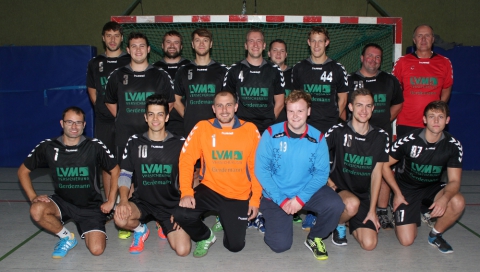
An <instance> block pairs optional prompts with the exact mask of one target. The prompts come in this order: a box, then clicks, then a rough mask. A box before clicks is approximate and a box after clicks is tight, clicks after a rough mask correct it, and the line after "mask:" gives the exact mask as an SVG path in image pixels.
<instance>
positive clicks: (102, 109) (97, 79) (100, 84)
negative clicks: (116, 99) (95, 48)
mask: <svg viewBox="0 0 480 272" xmlns="http://www.w3.org/2000/svg"><path fill="white" fill-rule="evenodd" d="M102 40H103V43H104V45H105V53H104V54H101V55H98V56H96V57H95V58H93V59H91V60H90V61H89V62H88V66H87V88H88V95H89V97H90V100H91V101H92V104H93V106H94V108H95V138H97V139H99V140H100V141H102V142H103V143H104V144H105V146H107V148H108V150H111V151H115V117H113V116H112V114H111V113H110V111H109V110H108V109H107V107H106V106H105V85H106V84H107V77H108V76H109V75H110V73H111V72H112V71H113V70H115V69H117V68H118V67H122V66H125V65H127V64H129V63H130V55H129V54H127V53H125V52H123V51H122V49H120V46H121V44H122V41H123V29H122V26H121V25H120V24H119V23H117V22H108V23H106V24H105V25H104V26H103V30H102ZM110 180H111V177H110V174H109V173H108V171H105V170H104V171H103V172H102V181H103V187H104V188H105V198H106V199H107V200H108V199H109V192H110ZM112 197H114V198H115V197H116V196H112Z"/></svg>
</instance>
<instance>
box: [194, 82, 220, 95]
mask: <svg viewBox="0 0 480 272" xmlns="http://www.w3.org/2000/svg"><path fill="white" fill-rule="evenodd" d="M188 90H189V91H190V93H191V94H214V93H215V84H192V85H189V86H188Z"/></svg>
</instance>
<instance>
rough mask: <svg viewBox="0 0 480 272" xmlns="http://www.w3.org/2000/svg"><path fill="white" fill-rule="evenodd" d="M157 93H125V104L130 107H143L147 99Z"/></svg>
mask: <svg viewBox="0 0 480 272" xmlns="http://www.w3.org/2000/svg"><path fill="white" fill-rule="evenodd" d="M152 94H155V92H125V103H126V104H127V105H128V106H143V105H145V99H146V98H147V97H149V96H150V95H152Z"/></svg>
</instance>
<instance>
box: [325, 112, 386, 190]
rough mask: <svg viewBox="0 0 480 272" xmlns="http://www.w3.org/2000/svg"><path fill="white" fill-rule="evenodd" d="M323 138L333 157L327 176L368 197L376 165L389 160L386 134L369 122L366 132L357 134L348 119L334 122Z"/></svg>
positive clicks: (342, 187) (339, 185) (338, 185)
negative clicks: (345, 121) (337, 122)
mask: <svg viewBox="0 0 480 272" xmlns="http://www.w3.org/2000/svg"><path fill="white" fill-rule="evenodd" d="M325 138H326V139H327V145H328V149H329V150H330V154H331V156H330V160H331V161H332V170H331V172H330V178H331V179H332V180H333V182H335V185H337V187H338V188H339V189H343V190H348V191H350V192H352V193H353V194H354V195H356V196H357V197H358V198H360V199H368V197H369V194H370V184H371V175H372V172H373V169H374V168H375V165H376V164H377V162H387V161H388V147H389V145H388V144H389V140H388V134H387V133H386V132H385V131H384V130H383V129H379V128H377V127H375V126H372V125H370V129H369V131H368V132H367V134H366V135H360V134H358V133H356V132H355V131H354V129H353V127H352V124H351V122H348V123H340V124H337V125H334V126H333V127H332V128H331V129H329V130H328V132H327V133H326V134H325Z"/></svg>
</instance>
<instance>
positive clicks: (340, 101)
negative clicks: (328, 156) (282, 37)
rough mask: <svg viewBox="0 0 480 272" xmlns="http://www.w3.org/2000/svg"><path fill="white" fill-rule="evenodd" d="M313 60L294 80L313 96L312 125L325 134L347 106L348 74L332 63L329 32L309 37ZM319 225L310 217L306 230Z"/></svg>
mask: <svg viewBox="0 0 480 272" xmlns="http://www.w3.org/2000/svg"><path fill="white" fill-rule="evenodd" d="M307 43H308V46H309V47H310V52H311V54H310V57H309V58H307V59H304V60H302V61H300V62H298V63H297V64H295V66H294V67H293V71H292V80H293V87H294V89H295V90H304V91H306V92H307V93H310V95H311V96H312V113H311V115H310V118H309V119H308V121H307V122H308V124H309V125H311V126H313V127H315V128H316V129H318V130H320V132H322V133H325V132H326V131H327V130H328V129H329V128H331V127H332V126H333V125H335V124H337V123H338V119H339V117H342V116H344V113H343V111H344V110H345V106H346V104H347V94H348V83H347V71H345V68H344V67H343V66H342V64H340V63H338V62H336V61H334V60H332V59H330V58H329V57H328V56H327V54H326V50H327V47H328V45H329V44H330V37H329V35H328V31H327V29H326V28H324V27H323V26H315V27H313V28H312V30H310V32H309V33H308V40H307ZM315 222H316V218H315V216H314V215H313V214H307V216H306V217H305V220H304V221H303V223H302V228H303V229H305V230H309V229H310V228H312V227H313V225H314V224H315Z"/></svg>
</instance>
